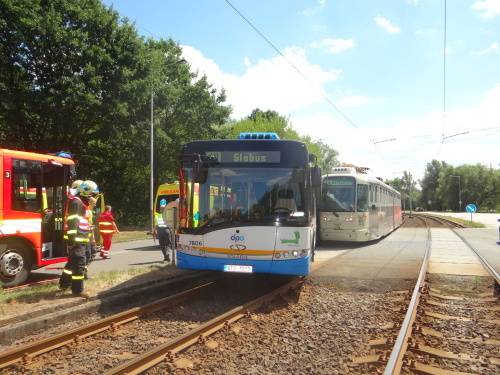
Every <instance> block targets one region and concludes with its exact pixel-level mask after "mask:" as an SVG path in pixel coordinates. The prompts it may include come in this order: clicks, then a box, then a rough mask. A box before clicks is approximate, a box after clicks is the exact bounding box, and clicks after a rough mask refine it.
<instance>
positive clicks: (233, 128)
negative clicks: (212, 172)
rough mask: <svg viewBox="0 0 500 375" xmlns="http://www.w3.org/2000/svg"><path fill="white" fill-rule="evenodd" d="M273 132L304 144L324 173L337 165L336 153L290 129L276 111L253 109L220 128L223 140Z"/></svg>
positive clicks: (328, 147) (287, 121)
mask: <svg viewBox="0 0 500 375" xmlns="http://www.w3.org/2000/svg"><path fill="white" fill-rule="evenodd" d="M249 131H252V132H275V133H277V134H278V136H279V137H280V138H281V139H289V140H297V141H301V142H304V143H305V144H306V146H307V149H308V151H309V152H310V153H312V154H314V155H316V157H317V158H318V166H319V167H321V170H322V171H323V172H324V173H326V172H329V171H331V169H332V168H333V167H334V166H336V165H338V159H337V156H338V152H337V151H335V150H334V149H332V148H331V147H330V146H328V145H327V144H325V143H323V142H321V141H314V140H313V139H312V138H311V137H309V136H301V135H299V133H297V131H295V130H294V129H293V128H292V124H291V122H290V120H289V119H288V118H286V117H284V116H281V115H280V114H278V112H276V111H262V110H260V109H258V108H257V109H254V110H253V111H252V113H251V114H250V115H249V116H248V117H246V118H245V119H242V120H239V121H233V122H230V123H228V124H226V125H223V126H221V127H220V135H221V136H223V137H224V138H232V139H234V138H236V137H237V136H238V134H240V133H241V132H249Z"/></svg>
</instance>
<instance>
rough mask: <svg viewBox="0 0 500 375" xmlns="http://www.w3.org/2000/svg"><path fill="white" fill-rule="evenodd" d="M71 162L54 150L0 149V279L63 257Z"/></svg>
mask: <svg viewBox="0 0 500 375" xmlns="http://www.w3.org/2000/svg"><path fill="white" fill-rule="evenodd" d="M74 173H75V163H74V161H73V160H72V159H71V158H70V156H69V155H68V154H67V153H59V154H57V155H51V154H38V153H33V152H24V151H14V150H7V149H0V175H1V181H0V284H1V285H3V286H14V285H19V284H22V283H24V282H25V281H26V280H27V279H28V276H29V274H30V272H31V270H33V269H37V268H40V267H44V266H47V265H49V264H54V263H59V262H64V261H66V245H65V242H64V240H63V224H64V223H63V221H64V207H65V204H66V199H67V192H68V186H69V184H70V180H71V177H72V176H73V175H74Z"/></svg>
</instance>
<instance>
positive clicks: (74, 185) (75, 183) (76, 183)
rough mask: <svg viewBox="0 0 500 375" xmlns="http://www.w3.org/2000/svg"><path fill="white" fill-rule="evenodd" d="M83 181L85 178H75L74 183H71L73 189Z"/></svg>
mask: <svg viewBox="0 0 500 375" xmlns="http://www.w3.org/2000/svg"><path fill="white" fill-rule="evenodd" d="M82 182H83V180H75V181H73V183H72V184H71V189H75V190H76V189H78V186H80V185H81V183H82Z"/></svg>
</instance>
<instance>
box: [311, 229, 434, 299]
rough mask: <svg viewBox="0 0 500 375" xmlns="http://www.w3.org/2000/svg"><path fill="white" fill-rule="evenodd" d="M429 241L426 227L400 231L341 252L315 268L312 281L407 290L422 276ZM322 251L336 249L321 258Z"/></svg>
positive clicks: (367, 288) (365, 288)
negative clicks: (414, 280)
mask: <svg viewBox="0 0 500 375" xmlns="http://www.w3.org/2000/svg"><path fill="white" fill-rule="evenodd" d="M426 240H427V230H426V229H425V228H399V229H398V230H396V231H395V232H393V233H392V234H390V235H389V236H387V237H385V238H383V239H382V240H380V241H377V242H371V243H368V244H364V245H361V246H360V247H355V248H352V247H351V248H345V249H338V250H340V251H343V252H342V254H340V255H338V256H337V257H334V258H333V259H330V260H327V261H324V262H321V263H319V264H318V265H317V266H315V267H314V268H313V273H312V279H313V280H319V281H322V282H324V281H332V282H334V283H340V284H341V285H343V286H345V285H347V284H349V285H351V286H356V287H357V286H362V290H372V288H374V289H377V290H384V285H387V288H386V289H385V290H391V289H406V287H407V285H411V284H412V283H413V279H416V278H417V276H418V272H419V270H420V265H421V263H422V258H423V255H424V251H425V245H426ZM321 251H332V250H331V249H328V248H326V249H323V250H319V251H318V253H317V254H318V256H320V255H321ZM358 281H362V282H358ZM406 281H408V282H409V283H407V282H406Z"/></svg>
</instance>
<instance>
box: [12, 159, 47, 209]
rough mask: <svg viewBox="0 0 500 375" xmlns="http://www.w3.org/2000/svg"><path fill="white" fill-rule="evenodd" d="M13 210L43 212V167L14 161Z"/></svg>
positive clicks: (39, 164)
mask: <svg viewBox="0 0 500 375" xmlns="http://www.w3.org/2000/svg"><path fill="white" fill-rule="evenodd" d="M12 170H13V177H12V184H13V191H14V194H13V195H12V208H13V209H14V210H18V211H28V212H39V211H40V210H41V201H42V199H41V192H42V189H41V187H40V185H41V181H40V179H41V173H42V165H41V163H39V162H34V161H29V160H13V168H12Z"/></svg>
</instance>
